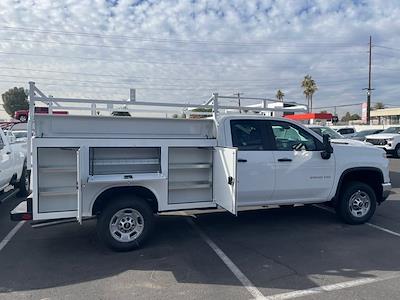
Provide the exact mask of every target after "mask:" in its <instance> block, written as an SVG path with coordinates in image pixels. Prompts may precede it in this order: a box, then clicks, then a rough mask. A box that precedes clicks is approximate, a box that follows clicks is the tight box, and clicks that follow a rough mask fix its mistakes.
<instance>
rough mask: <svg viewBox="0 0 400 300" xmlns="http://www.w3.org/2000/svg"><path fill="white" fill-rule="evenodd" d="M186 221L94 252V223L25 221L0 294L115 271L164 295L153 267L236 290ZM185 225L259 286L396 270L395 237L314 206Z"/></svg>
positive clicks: (9, 250) (8, 251) (204, 217)
mask: <svg viewBox="0 0 400 300" xmlns="http://www.w3.org/2000/svg"><path fill="white" fill-rule="evenodd" d="M399 204H400V201H399ZM396 205H397V203H396ZM187 218H190V217H185V216H164V217H160V218H159V220H158V224H157V227H156V231H155V232H154V234H153V237H152V238H151V239H150V240H149V241H148V243H147V244H146V245H144V247H143V248H142V249H139V250H136V251H133V252H127V253H115V252H112V251H109V250H107V249H105V248H103V246H102V245H100V244H99V243H98V241H97V238H96V234H95V223H94V222H88V223H87V224H85V225H83V227H80V226H78V225H75V224H67V225H60V226H57V227H49V228H43V229H40V230H38V229H32V228H30V227H29V226H27V225H25V226H24V227H23V228H22V230H21V232H19V233H18V235H17V236H16V237H15V239H14V240H12V242H11V243H10V244H9V245H7V247H6V248H5V249H4V250H3V251H2V253H1V254H2V255H1V256H0V270H1V271H0V293H8V292H12V291H31V290H37V289H45V288H54V287H61V286H68V285H72V284H77V283H85V282H89V281H93V280H101V279H105V278H110V277H113V276H121V274H123V273H124V274H125V275H124V276H130V278H129V282H130V286H132V288H133V289H135V287H140V286H142V285H143V283H144V282H145V281H147V282H149V281H150V282H151V283H152V284H158V285H159V287H160V288H165V289H168V288H169V284H170V283H168V282H165V281H162V280H161V281H159V282H157V277H155V278H154V276H153V277H152V274H153V273H154V272H158V271H161V272H168V273H170V274H172V275H173V278H174V280H175V281H176V282H177V283H190V284H202V285H204V284H211V285H225V286H241V283H240V282H239V281H238V280H237V279H236V278H235V277H234V275H233V274H232V273H231V272H230V271H229V269H228V268H227V267H226V266H225V265H224V264H223V262H222V261H221V260H220V259H219V257H218V256H217V255H216V254H215V253H214V252H213V251H212V249H211V248H210V247H209V246H208V245H207V244H206V243H205V241H204V240H203V239H202V238H201V237H200V235H199V234H198V233H197V232H196V231H195V230H194V229H193V227H191V225H190V224H189V222H187V220H186V219H187ZM194 222H195V224H196V226H197V227H198V228H200V229H201V230H202V231H203V232H204V233H205V234H206V235H207V236H209V238H210V239H211V240H213V241H214V242H215V243H216V244H217V245H218V246H219V247H220V248H221V249H222V250H223V251H224V252H225V253H226V255H227V256H228V257H229V258H230V259H231V260H232V261H233V262H234V263H235V264H236V265H237V266H238V267H239V269H240V270H241V271H242V272H243V273H244V274H245V275H246V276H247V277H248V278H249V279H250V280H251V281H252V282H253V283H254V284H255V286H257V287H259V288H271V289H272V288H273V289H294V290H297V289H307V288H311V287H315V286H318V282H321V281H319V280H320V279H321V278H325V279H326V278H327V277H329V276H332V278H339V281H346V280H351V279H356V278H357V279H358V278H369V277H374V276H376V275H373V273H377V272H394V271H395V272H398V271H400V265H398V264H396V263H393V262H394V261H396V259H397V258H396V257H397V256H396V253H395V252H396V251H393V249H394V248H395V245H397V246H396V247H398V246H400V240H399V239H398V238H395V237H393V236H391V235H387V234H382V232H380V231H377V230H374V229H373V228H370V227H368V226H349V225H344V224H342V223H340V222H339V221H338V220H337V219H336V216H335V215H333V214H331V213H329V212H326V211H323V210H321V209H318V208H315V207H296V208H293V209H268V210H260V211H246V212H241V213H240V214H239V216H238V217H234V216H232V215H230V214H229V213H225V212H218V213H199V214H197V215H196V218H195V219H194ZM129 272H134V273H133V274H131V273H129ZM137 272H138V273H137ZM127 274H128V275H127ZM129 274H131V275H129ZM138 275H140V276H138ZM341 277H343V278H341ZM340 278H341V279H340ZM333 280H335V279H333Z"/></svg>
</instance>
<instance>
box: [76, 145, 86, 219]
mask: <svg viewBox="0 0 400 300" xmlns="http://www.w3.org/2000/svg"><path fill="white" fill-rule="evenodd" d="M83 157H84V149H83V148H79V149H78V150H77V151H76V166H77V172H76V185H77V193H78V195H77V196H78V197H77V200H78V203H77V208H76V212H77V215H76V219H77V220H78V222H79V223H80V224H82V187H83V184H84V183H83V180H82V173H83V167H84V159H83Z"/></svg>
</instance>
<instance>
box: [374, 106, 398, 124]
mask: <svg viewBox="0 0 400 300" xmlns="http://www.w3.org/2000/svg"><path fill="white" fill-rule="evenodd" d="M371 123H372V124H379V125H394V124H400V107H397V108H383V109H376V110H371Z"/></svg>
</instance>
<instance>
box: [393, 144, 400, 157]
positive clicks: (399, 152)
mask: <svg viewBox="0 0 400 300" xmlns="http://www.w3.org/2000/svg"><path fill="white" fill-rule="evenodd" d="M393 155H394V157H396V158H400V144H397V146H396V148H395V149H394V152H393Z"/></svg>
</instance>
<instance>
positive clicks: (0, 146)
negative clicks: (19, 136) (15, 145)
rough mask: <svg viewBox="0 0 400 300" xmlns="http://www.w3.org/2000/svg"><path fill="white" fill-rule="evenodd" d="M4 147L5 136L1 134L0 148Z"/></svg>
mask: <svg viewBox="0 0 400 300" xmlns="http://www.w3.org/2000/svg"><path fill="white" fill-rule="evenodd" d="M3 148H4V141H3V137H2V136H1V135H0V150H1V149H3Z"/></svg>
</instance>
